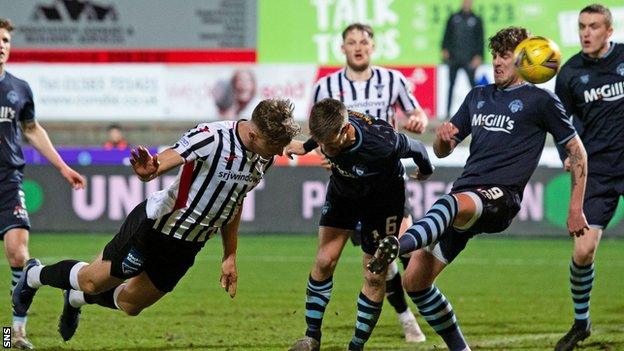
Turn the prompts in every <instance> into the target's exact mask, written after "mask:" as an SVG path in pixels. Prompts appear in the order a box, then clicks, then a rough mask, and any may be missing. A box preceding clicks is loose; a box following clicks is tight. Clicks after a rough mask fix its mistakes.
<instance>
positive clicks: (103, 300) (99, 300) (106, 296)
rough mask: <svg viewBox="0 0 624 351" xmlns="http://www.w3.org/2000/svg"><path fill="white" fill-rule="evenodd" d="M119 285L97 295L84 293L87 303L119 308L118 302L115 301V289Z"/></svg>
mask: <svg viewBox="0 0 624 351" xmlns="http://www.w3.org/2000/svg"><path fill="white" fill-rule="evenodd" d="M117 288H118V287H114V288H112V289H110V290H106V291H105V292H103V293H99V294H96V295H89V294H84V301H85V303H87V304H90V305H91V304H97V305H100V306H103V307H108V308H112V309H114V310H117V309H118V308H117V304H116V303H115V295H116V294H115V290H116V289H117Z"/></svg>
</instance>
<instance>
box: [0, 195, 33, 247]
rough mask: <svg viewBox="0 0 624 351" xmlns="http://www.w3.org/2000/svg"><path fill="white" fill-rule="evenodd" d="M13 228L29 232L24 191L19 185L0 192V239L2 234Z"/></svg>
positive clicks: (2, 236) (2, 237)
mask: <svg viewBox="0 0 624 351" xmlns="http://www.w3.org/2000/svg"><path fill="white" fill-rule="evenodd" d="M14 228H24V229H26V230H30V219H29V218H28V211H26V204H25V200H24V191H22V188H21V187H20V186H19V185H15V186H14V187H13V186H11V187H9V188H3V189H2V190H1V191H0V239H4V234H6V232H8V231H9V230H10V229H14Z"/></svg>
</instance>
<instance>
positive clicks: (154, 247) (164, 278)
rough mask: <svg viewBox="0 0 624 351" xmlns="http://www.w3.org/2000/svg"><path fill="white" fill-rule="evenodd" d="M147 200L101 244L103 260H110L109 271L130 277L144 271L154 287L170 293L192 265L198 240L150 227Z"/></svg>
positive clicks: (151, 221) (200, 245) (115, 275)
mask: <svg viewBox="0 0 624 351" xmlns="http://www.w3.org/2000/svg"><path fill="white" fill-rule="evenodd" d="M145 205H146V201H143V202H142V203H141V204H139V205H137V206H136V207H135V208H134V209H133V210H132V212H130V214H128V217H126V220H125V221H124V223H123V224H122V225H121V228H120V229H119V232H118V233H117V235H115V237H114V238H113V239H112V240H111V241H110V242H109V243H108V244H106V246H105V247H104V253H103V259H104V260H107V261H111V270H110V274H111V276H113V277H117V278H120V279H129V278H132V277H135V276H137V275H139V274H140V273H141V272H145V273H146V274H147V276H148V277H149V278H150V280H151V281H152V283H153V284H154V286H155V287H156V288H157V289H158V290H160V291H162V292H170V291H172V290H173V288H174V287H175V286H176V284H177V283H178V282H179V281H180V279H182V277H183V276H184V275H185V274H186V272H187V271H188V270H189V268H191V267H192V266H193V263H194V262H195V256H196V255H197V253H198V252H199V251H200V250H201V248H202V247H203V244H201V243H195V242H189V241H184V240H180V239H176V238H173V237H171V236H168V235H165V234H163V233H161V232H159V231H157V230H155V229H153V228H152V227H153V225H154V222H155V221H154V220H152V219H149V218H147V213H146V212H145Z"/></svg>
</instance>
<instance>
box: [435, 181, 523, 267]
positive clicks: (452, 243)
mask: <svg viewBox="0 0 624 351" xmlns="http://www.w3.org/2000/svg"><path fill="white" fill-rule="evenodd" d="M464 192H471V193H474V194H476V195H477V196H478V197H479V198H480V199H481V201H482V203H483V211H482V212H481V217H479V219H477V221H476V222H475V223H474V224H473V225H472V226H471V227H470V229H468V230H466V231H459V230H457V229H455V228H453V227H449V228H448V229H447V230H446V231H445V232H444V234H442V236H441V238H440V240H439V241H438V245H439V246H438V249H439V250H440V251H441V253H442V255H443V256H444V260H445V261H446V262H447V263H450V262H452V261H453V260H454V259H455V257H457V256H458V255H459V253H460V252H462V250H463V249H464V248H465V247H466V244H467V243H468V240H470V239H471V238H472V237H473V236H475V235H477V234H481V233H500V232H502V231H504V230H505V229H507V228H508V227H509V225H510V224H511V222H512V221H513V219H514V217H516V214H518V211H520V203H521V202H522V200H521V198H520V195H519V194H518V192H516V191H514V190H512V189H509V188H508V187H505V186H501V185H489V186H479V187H468V188H463V189H458V190H454V191H452V192H451V194H457V193H464ZM431 249H432V248H430V250H431Z"/></svg>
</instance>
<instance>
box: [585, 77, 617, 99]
mask: <svg viewBox="0 0 624 351" xmlns="http://www.w3.org/2000/svg"><path fill="white" fill-rule="evenodd" d="M583 97H584V98H585V103H589V102H592V101H596V100H604V101H616V100H619V99H621V98H624V81H620V82H615V83H612V84H605V85H603V86H601V87H598V88H591V89H587V90H585V91H583Z"/></svg>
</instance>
